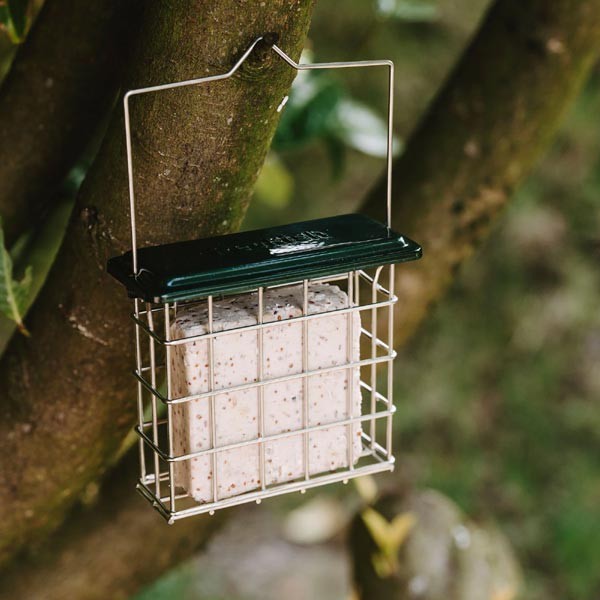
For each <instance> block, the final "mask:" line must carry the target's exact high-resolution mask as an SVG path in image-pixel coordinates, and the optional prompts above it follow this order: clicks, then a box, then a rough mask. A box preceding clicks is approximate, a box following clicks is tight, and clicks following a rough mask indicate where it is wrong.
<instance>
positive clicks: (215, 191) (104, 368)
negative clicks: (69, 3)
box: [0, 0, 312, 559]
mask: <svg viewBox="0 0 600 600" xmlns="http://www.w3.org/2000/svg"><path fill="white" fill-rule="evenodd" d="M311 9H312V0H274V1H272V2H269V3H264V2H261V1H259V0H248V1H247V2H245V3H243V5H240V2H238V1H237V0H223V1H221V2H219V3H207V2H203V1H202V0H181V1H179V2H172V1H169V0H162V1H155V2H152V3H149V4H148V5H147V6H146V9H145V11H144V14H143V17H141V18H140V21H139V28H140V30H139V38H138V39H139V42H138V44H137V46H136V49H135V51H134V53H133V56H132V60H131V64H130V66H129V68H128V72H127V75H126V87H127V88H131V87H136V86H140V85H151V84H155V83H162V82H166V81H173V80H179V79H184V78H188V77H197V76H200V75H206V74H209V73H220V72H224V71H226V70H228V69H229V68H230V67H231V65H232V63H233V62H234V61H235V59H236V57H237V56H239V54H240V53H241V52H242V51H243V50H245V48H246V47H247V46H248V45H249V44H250V42H252V41H253V40H254V39H255V38H256V37H258V36H259V35H262V34H264V33H265V32H269V31H276V32H278V33H279V37H280V45H281V46H282V47H283V48H284V49H285V50H286V51H288V52H289V53H290V54H291V55H292V56H294V57H296V58H297V57H298V56H299V53H300V50H301V48H302V45H303V42H304V38H305V35H306V31H307V28H308V24H309V21H310V14H311ZM130 27H131V28H134V29H136V28H137V27H138V24H130ZM293 75H294V73H293V71H292V70H291V69H289V68H288V67H287V66H285V64H284V63H283V62H282V61H280V60H275V57H274V55H273V53H272V52H269V53H268V54H264V53H263V54H261V53H260V52H258V53H256V54H255V55H253V59H252V61H250V63H249V65H248V67H247V68H245V69H244V70H243V71H242V72H240V74H239V75H238V76H236V77H234V78H233V79H232V80H230V81H229V82H228V84H224V83H216V84H214V85H210V86H205V87H196V88H186V89H183V90H175V91H169V92H164V93H163V94H161V95H160V96H159V95H154V96H147V97H144V98H138V99H136V100H137V101H135V102H133V115H134V117H133V126H134V129H135V132H136V133H135V140H134V146H135V152H136V157H135V171H136V183H137V184H138V193H137V200H138V206H139V212H138V227H139V231H140V238H139V239H140V243H141V244H147V243H157V242H161V241H166V240H172V239H185V238H192V237H197V236H201V235H205V234H209V233H220V232H224V231H228V230H230V229H232V228H234V227H236V226H238V225H239V222H240V220H241V217H242V215H243V212H244V209H245V206H246V204H247V202H248V198H249V195H250V193H251V190H252V186H253V183H254V181H255V178H256V176H257V174H258V171H259V169H260V166H261V164H262V161H263V159H264V156H265V154H266V152H267V149H268V146H269V143H270V140H271V136H272V133H273V131H274V128H275V126H276V122H277V117H278V113H277V111H276V108H277V106H278V104H279V103H280V101H281V99H282V97H283V96H284V95H285V93H286V92H287V90H288V88H289V86H290V84H291V81H292V79H293ZM127 206H128V200H127V182H126V171H125V151H124V135H123V129H122V116H121V111H120V110H119V111H117V113H116V116H115V118H114V119H113V122H112V124H111V125H110V127H109V130H108V133H107V136H106V140H105V143H104V144H103V146H102V148H101V150H100V153H99V155H98V157H97V159H96V161H95V163H94V165H93V167H92V169H91V172H90V173H89V175H88V177H87V179H86V181H85V183H84V185H83V188H82V190H81V193H80V197H79V199H78V202H77V206H76V208H75V211H74V215H73V218H72V220H71V223H70V225H69V227H68V230H67V234H66V239H65V242H64V244H63V247H62V249H61V251H60V253H59V256H58V258H57V260H56V263H55V264H54V266H53V268H52V271H51V273H50V275H49V279H48V283H47V284H46V286H45V287H44V289H43V291H42V293H41V295H40V297H39V299H38V301H37V303H36V305H35V307H34V309H33V310H32V312H31V314H30V316H29V317H28V319H27V326H28V329H29V330H30V332H31V337H30V338H27V339H25V338H23V337H19V338H17V339H15V340H13V343H12V344H11V346H10V347H9V348H8V351H7V353H6V356H5V358H4V360H3V362H2V363H1V364H0V398H2V401H3V403H4V418H3V420H2V423H1V424H0V473H1V475H0V477H1V481H0V503H1V504H2V506H3V509H4V511H5V514H10V516H11V518H10V519H4V520H3V521H2V524H1V525H0V540H1V542H0V558H1V559H7V558H8V557H9V556H10V555H12V554H14V552H16V551H17V550H18V549H19V548H21V547H22V546H23V545H24V544H26V543H28V542H31V541H32V540H35V539H36V538H38V537H39V536H41V535H42V534H43V533H44V532H46V531H48V530H50V529H52V528H54V527H56V526H57V525H58V524H59V523H60V522H61V521H62V519H63V517H64V515H65V511H66V510H67V509H68V508H69V507H70V506H71V505H72V504H73V502H74V501H75V500H76V499H77V498H78V497H79V495H80V494H81V492H82V490H83V489H84V487H85V486H86V485H87V484H88V483H89V482H90V481H92V480H94V479H96V478H97V477H99V476H100V475H101V474H102V472H103V471H104V469H105V468H106V467H107V465H108V463H109V461H110V459H111V457H112V456H113V455H114V454H115V452H116V451H117V449H118V448H119V446H120V444H121V443H122V441H123V438H124V436H125V435H126V433H127V432H128V430H129V428H130V427H131V425H132V422H133V420H134V407H135V403H134V402H133V391H134V386H133V385H132V380H131V376H130V375H129V372H130V370H131V367H132V365H133V363H134V360H133V341H132V340H133V338H132V333H133V332H132V324H131V321H130V320H129V317H128V314H129V312H130V311H131V306H130V304H129V302H128V301H127V299H126V297H125V293H124V290H123V289H121V288H120V287H119V286H118V285H117V284H116V283H114V282H113V281H112V280H111V279H110V278H109V277H108V276H107V274H106V272H105V264H106V260H107V258H108V257H110V256H111V255H114V254H117V253H120V252H122V251H124V250H126V249H128V248H129V245H130V241H129V240H130V237H129V221H128V215H127Z"/></svg>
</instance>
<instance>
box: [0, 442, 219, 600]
mask: <svg viewBox="0 0 600 600" xmlns="http://www.w3.org/2000/svg"><path fill="white" fill-rule="evenodd" d="M138 473H139V468H138V457H137V453H136V452H132V453H130V455H129V457H128V458H127V459H126V460H125V461H124V463H123V464H121V465H120V466H119V467H118V468H117V469H116V471H115V472H113V473H112V474H111V476H110V477H109V480H108V481H107V482H106V484H105V485H104V486H103V490H102V492H101V494H100V497H98V498H92V499H90V500H88V502H87V504H86V505H84V506H81V507H77V509H76V510H75V511H74V513H73V514H72V515H71V518H70V519H69V520H68V521H67V523H66V524H65V525H64V527H62V528H61V530H60V535H57V536H55V539H54V540H53V541H52V543H51V544H48V545H46V546H45V548H44V549H43V551H40V552H38V553H37V554H36V555H35V556H34V557H31V558H30V559H29V561H28V563H27V568H23V565H22V564H21V563H20V562H15V563H14V564H13V565H12V566H11V567H10V568H9V569H7V570H6V572H5V573H4V574H3V577H2V579H1V580H0V598H2V600H9V599H10V600H14V599H15V598H23V599H25V598H27V599H31V600H64V599H65V598H68V599H71V598H72V599H73V600H105V599H107V598H109V599H110V600H113V599H118V598H128V597H129V596H131V595H132V594H134V593H135V592H137V591H138V590H139V588H140V586H142V585H143V584H145V583H149V582H151V581H152V580H153V579H155V578H156V577H157V575H158V574H159V573H162V572H164V571H166V570H167V569H169V568H170V567H172V566H174V565H175V564H177V563H178V562H179V561H181V560H183V559H185V558H187V557H188V556H190V555H191V554H192V553H193V552H194V551H197V550H198V549H199V548H200V547H202V546H203V545H204V544H205V543H206V541H207V540H208V539H210V537H211V535H212V534H213V533H214V531H215V530H216V529H217V528H218V527H219V525H220V524H221V523H222V522H223V520H224V516H226V514H225V513H223V512H219V513H217V514H216V515H215V516H214V517H208V516H205V517H202V518H196V519H191V520H188V521H185V522H178V523H175V524H174V525H171V526H169V525H167V524H166V523H165V522H164V521H163V519H162V517H160V516H159V515H158V514H157V513H156V512H154V511H153V510H152V509H151V508H150V506H149V505H148V504H147V503H146V501H145V500H144V499H143V498H141V497H140V496H139V495H138V494H136V493H135V491H134V483H133V482H134V481H135V479H136V478H137V476H138ZM90 487H91V491H90V492H88V494H87V495H92V494H93V491H94V490H95V489H96V488H97V486H95V485H93V484H92V485H91V486H90Z"/></svg>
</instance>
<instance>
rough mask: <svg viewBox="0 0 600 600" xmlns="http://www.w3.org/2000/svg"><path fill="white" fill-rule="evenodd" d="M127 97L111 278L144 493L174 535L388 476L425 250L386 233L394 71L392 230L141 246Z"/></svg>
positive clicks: (363, 221) (296, 231) (324, 222)
mask: <svg viewBox="0 0 600 600" xmlns="http://www.w3.org/2000/svg"><path fill="white" fill-rule="evenodd" d="M261 39H262V38H259V39H258V40H256V41H255V42H254V43H253V44H252V45H251V46H250V47H249V48H248V50H247V51H246V52H245V53H244V54H243V55H242V57H241V58H240V60H239V61H238V62H237V63H236V64H235V65H234V67H233V68H232V69H231V70H230V71H229V72H228V73H225V74H223V75H216V76H211V77H205V78H201V79H194V80H189V81H184V82H177V83H172V84H166V85H162V86H154V87H150V88H143V89H139V90H132V91H130V92H128V93H127V94H126V95H125V100H124V105H125V127H126V141H127V157H128V169H129V192H130V210H131V227H132V251H131V252H128V253H126V254H124V255H122V256H119V257H115V258H113V259H111V260H110V261H109V264H108V271H109V272H110V273H111V274H112V275H113V276H115V277H116V278H117V279H118V280H119V281H121V282H122V283H123V284H124V285H125V287H126V289H127V291H128V293H129V295H130V296H131V297H132V298H133V299H134V311H133V314H132V318H133V321H134V323H135V345H136V366H135V371H134V375H135V378H136V380H137V405H138V422H137V425H136V427H135V430H136V432H137V434H138V436H139V456H140V478H139V481H138V483H137V489H138V491H139V492H140V493H141V494H142V495H143V496H144V497H145V498H146V499H147V500H149V501H150V502H151V503H152V505H153V506H154V508H156V509H157V510H158V512H159V513H160V514H161V515H163V516H164V517H165V519H166V520H167V521H168V522H169V523H173V522H174V521H176V520H178V519H182V518H185V517H188V516H191V515H195V514H199V513H206V512H208V513H211V514H212V513H214V511H215V510H217V509H220V508H225V507H228V506H233V505H237V504H242V503H245V502H252V501H255V502H257V503H260V502H261V500H262V499H263V498H268V497H271V496H277V495H280V494H284V493H287V492H293V491H300V492H304V491H305V490H306V489H308V488H312V487H316V486H320V485H323V484H327V483H333V482H337V481H343V482H347V481H348V480H349V479H351V478H354V477H358V476H360V475H364V474H368V473H376V472H380V471H387V470H392V469H393V467H394V457H393V455H392V416H393V414H394V412H395V407H394V405H393V399H392V396H393V369H392V362H393V360H394V358H395V356H396V353H395V352H394V350H393V318H394V305H395V304H396V302H397V298H396V296H395V295H394V268H395V267H394V263H398V262H405V261H409V260H415V259H417V258H419V257H420V255H421V249H420V247H419V246H418V245H417V244H416V243H414V242H412V241H411V240H409V239H408V238H406V237H405V236H402V235H399V234H397V233H395V232H394V231H393V230H392V229H391V223H390V220H391V156H392V127H391V122H392V114H393V64H392V63H391V62H389V61H359V62H347V63H318V64H308V65H303V64H297V63H296V62H294V61H293V60H292V59H291V58H290V57H289V56H287V55H286V54H285V53H284V52H283V51H282V50H281V49H280V48H279V47H278V46H276V45H275V44H269V45H270V47H271V48H272V49H273V51H274V52H275V53H276V54H278V55H279V56H280V57H281V58H282V59H283V60H285V61H286V62H287V63H288V64H289V65H290V66H291V67H293V68H295V69H297V70H308V69H324V68H352V67H386V68H387V69H388V70H389V85H390V92H389V103H388V147H387V150H388V156H387V178H388V186H387V223H386V224H385V225H384V224H381V223H378V222H377V221H374V220H372V219H369V218H367V217H364V216H361V215H343V216H338V217H330V218H327V219H318V220H314V221H307V222H304V223H295V224H291V225H284V226H280V227H273V228H270V229H264V230H259V231H252V232H244V233H238V234H231V235H226V236H219V237H215V238H208V239H201V240H192V241H188V242H179V243H175V244H168V245H163V246H155V247H149V248H140V249H138V248H137V241H136V224H135V195H134V186H133V166H132V148H131V132H130V122H129V99H130V98H131V96H133V95H136V94H143V93H149V92H157V91H161V90H164V89H171V88H174V87H181V86H184V85H197V84H201V83H205V82H209V81H215V80H218V79H226V78H227V77H230V76H231V75H233V74H234V73H235V72H236V71H237V69H238V68H239V67H240V66H241V64H242V63H243V62H244V60H245V59H246V58H247V57H248V56H249V55H250V53H251V52H252V50H253V49H254V48H255V46H256V45H257V44H258V43H259V42H260V41H261Z"/></svg>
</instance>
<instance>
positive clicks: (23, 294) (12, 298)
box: [0, 219, 32, 335]
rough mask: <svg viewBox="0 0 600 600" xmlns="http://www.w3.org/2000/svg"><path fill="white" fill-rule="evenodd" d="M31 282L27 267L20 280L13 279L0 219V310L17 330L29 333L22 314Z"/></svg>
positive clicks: (10, 259) (10, 261) (29, 268)
mask: <svg viewBox="0 0 600 600" xmlns="http://www.w3.org/2000/svg"><path fill="white" fill-rule="evenodd" d="M31 283H32V269H31V267H27V269H26V270H25V275H24V276H23V278H22V279H21V281H15V280H14V279H13V264H12V258H11V256H10V254H9V252H8V250H7V249H6V248H5V247H4V231H3V229H2V220H1V219H0V312H2V313H4V314H5V315H6V316H7V317H8V318H9V319H11V320H12V321H14V322H15V323H16V324H17V327H18V328H19V331H21V333H23V334H25V335H29V333H28V331H27V329H26V328H25V325H24V324H23V315H24V314H25V309H26V306H27V301H28V299H29V292H30V289H31Z"/></svg>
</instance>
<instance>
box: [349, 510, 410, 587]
mask: <svg viewBox="0 0 600 600" xmlns="http://www.w3.org/2000/svg"><path fill="white" fill-rule="evenodd" d="M361 516H362V519H363V521H364V523H365V525H366V526H367V529H368V530H369V533H370V534H371V538H372V539H373V541H374V542H375V544H376V545H377V547H378V549H379V552H377V553H375V554H374V555H373V556H372V563H373V568H374V569H375V571H376V572H377V574H378V576H379V577H381V578H385V577H389V576H391V575H392V574H394V573H397V572H398V568H399V565H398V551H399V550H400V548H401V546H402V544H403V543H404V541H405V540H406V538H407V537H408V534H409V533H410V532H411V531H412V529H413V527H414V526H415V524H416V518H415V516H414V515H413V514H412V513H409V512H407V513H401V514H399V515H396V516H395V517H394V518H393V519H392V521H388V520H387V519H386V518H385V517H383V515H381V514H380V513H378V512H377V511H376V510H374V509H372V508H370V507H367V508H365V509H364V510H363V512H362V515H361Z"/></svg>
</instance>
